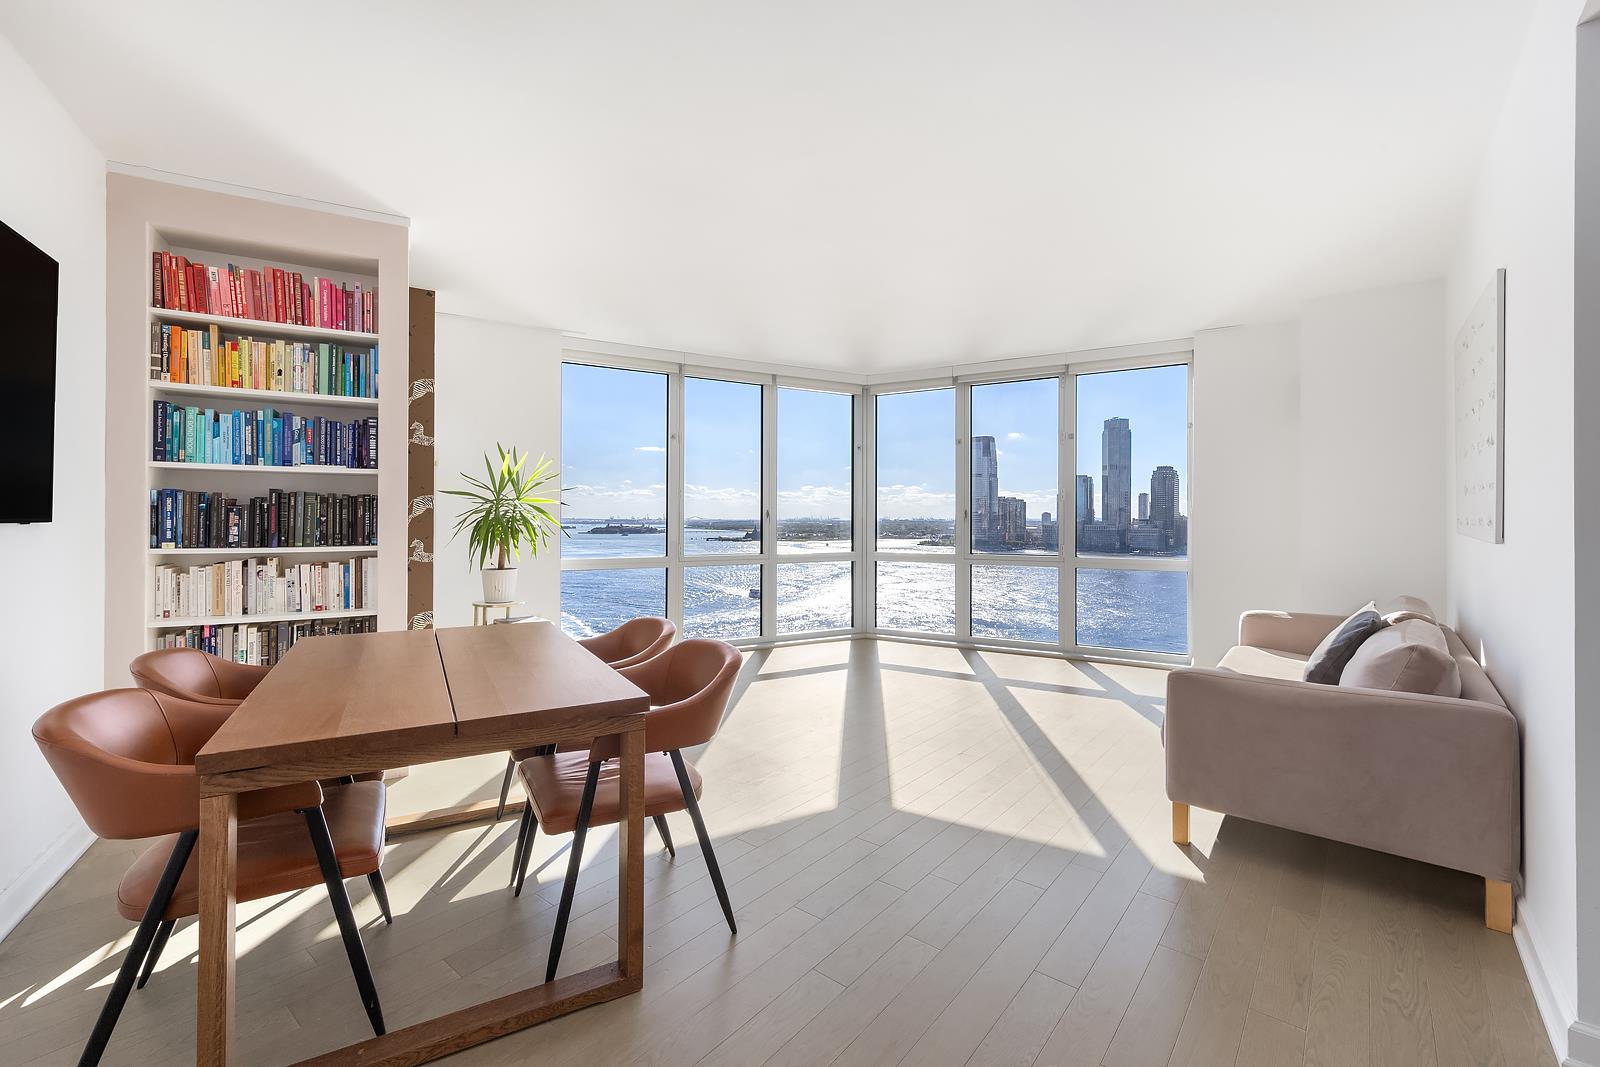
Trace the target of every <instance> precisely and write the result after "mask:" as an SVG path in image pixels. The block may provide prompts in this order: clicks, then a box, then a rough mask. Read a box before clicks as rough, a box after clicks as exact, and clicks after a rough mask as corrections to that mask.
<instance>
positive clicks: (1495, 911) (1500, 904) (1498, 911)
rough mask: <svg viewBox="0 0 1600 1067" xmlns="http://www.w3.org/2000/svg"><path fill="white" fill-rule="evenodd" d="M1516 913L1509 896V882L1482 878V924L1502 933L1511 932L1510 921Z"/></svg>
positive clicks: (1514, 905)
mask: <svg viewBox="0 0 1600 1067" xmlns="http://www.w3.org/2000/svg"><path fill="white" fill-rule="evenodd" d="M1515 915H1516V904H1515V903H1514V902H1513V900H1512V896H1511V883H1510V882H1497V881H1495V880H1494V879H1493V878H1485V879H1484V880H1483V925H1485V926H1487V927H1488V928H1489V929H1491V930H1496V931H1498V932H1500V933H1502V934H1509V933H1510V932H1511V921H1512V919H1513V918H1514V917H1515Z"/></svg>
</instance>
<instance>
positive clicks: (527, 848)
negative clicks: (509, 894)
mask: <svg viewBox="0 0 1600 1067" xmlns="http://www.w3.org/2000/svg"><path fill="white" fill-rule="evenodd" d="M522 819H523V826H524V827H525V830H524V835H525V836H524V837H523V839H522V854H521V855H520V856H518V857H517V891H516V893H515V894H513V895H514V896H519V897H520V896H521V895H522V885H523V883H524V882H526V881H527V880H528V864H529V863H531V862H533V842H534V840H535V839H536V838H538V836H539V819H538V817H537V816H536V815H534V813H533V805H532V804H529V805H528V806H527V807H526V808H523V809H522Z"/></svg>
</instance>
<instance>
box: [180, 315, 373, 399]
mask: <svg viewBox="0 0 1600 1067" xmlns="http://www.w3.org/2000/svg"><path fill="white" fill-rule="evenodd" d="M150 377H151V378H153V379H154V380H156V381H158V382H180V383H182V384H185V385H214V386H223V387H226V388H231V389H267V390H271V391H272V392H276V393H314V394H320V395H322V396H359V397H368V398H373V399H375V398H376V397H377V395H378V348H377V346H376V345H372V346H368V347H362V348H349V347H346V346H344V345H335V344H328V343H327V342H321V343H316V344H309V343H305V342H294V341H282V340H261V339H257V338H254V337H249V336H244V335H234V334H226V333H223V332H222V331H221V329H219V328H218V327H216V326H212V327H210V328H209V329H205V330H186V329H184V328H183V327H182V326H173V325H170V324H167V323H160V322H152V323H151V324H150Z"/></svg>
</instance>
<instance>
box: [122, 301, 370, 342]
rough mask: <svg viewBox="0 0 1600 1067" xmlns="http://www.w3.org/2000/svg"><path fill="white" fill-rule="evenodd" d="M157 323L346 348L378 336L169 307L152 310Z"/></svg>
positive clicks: (153, 318) (354, 331)
mask: <svg viewBox="0 0 1600 1067" xmlns="http://www.w3.org/2000/svg"><path fill="white" fill-rule="evenodd" d="M150 319H151V321H153V322H171V323H181V324H182V325H185V326H210V325H213V324H215V325H216V327H217V329H219V330H227V331H228V332H230V333H245V334H251V335H255V334H260V335H264V336H269V337H294V338H298V339H300V340H306V341H330V342H335V343H338V344H345V345H375V344H377V343H378V335H377V334H375V333H361V332H359V331H356V330H329V329H325V328H324V327H321V326H296V325H294V324H293V323H289V322H267V321H266V320H264V319H236V318H234V317H233V316H231V315H211V314H208V313H206V312H203V311H169V310H168V309H166V308H158V307H153V308H151V309H150Z"/></svg>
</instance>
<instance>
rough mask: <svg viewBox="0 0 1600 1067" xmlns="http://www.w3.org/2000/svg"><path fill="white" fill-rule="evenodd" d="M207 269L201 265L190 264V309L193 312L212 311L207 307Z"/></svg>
mask: <svg viewBox="0 0 1600 1067" xmlns="http://www.w3.org/2000/svg"><path fill="white" fill-rule="evenodd" d="M205 273H206V268H205V266H204V264H201V263H191V264H189V307H190V310H193V311H210V310H211V309H210V308H209V307H207V306H206V283H205Z"/></svg>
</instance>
